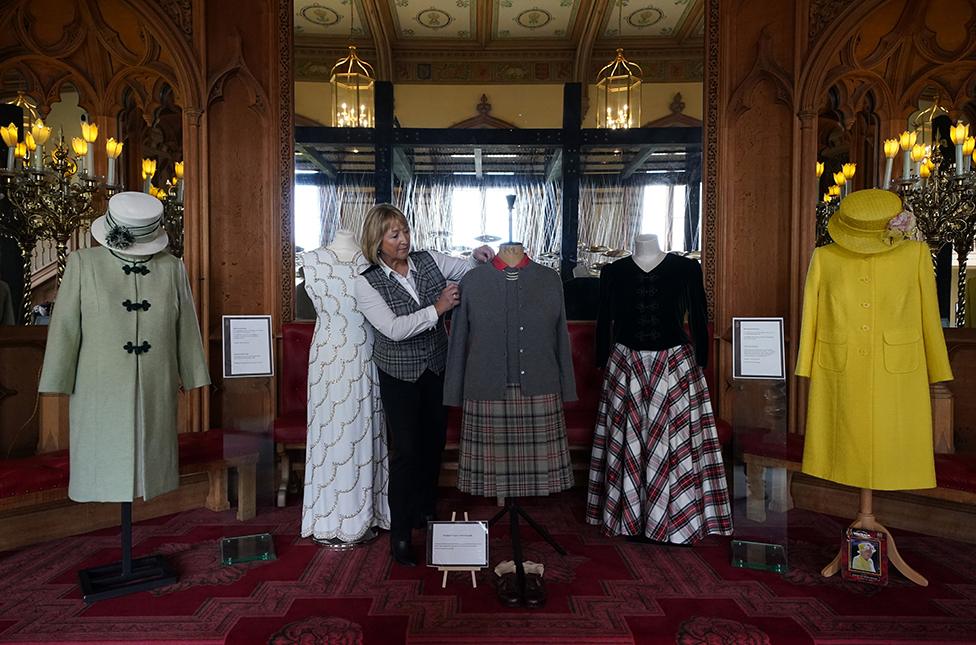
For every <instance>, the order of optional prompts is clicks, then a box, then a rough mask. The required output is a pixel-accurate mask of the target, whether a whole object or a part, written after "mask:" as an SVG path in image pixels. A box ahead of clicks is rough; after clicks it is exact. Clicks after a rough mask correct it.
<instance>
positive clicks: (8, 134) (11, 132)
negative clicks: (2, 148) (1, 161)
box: [0, 123, 17, 148]
mask: <svg viewBox="0 0 976 645" xmlns="http://www.w3.org/2000/svg"><path fill="white" fill-rule="evenodd" d="M0 136H2V137H3V143H4V145H6V146H7V147H8V148H11V147H13V146H15V145H17V126H16V125H14V124H13V123H11V124H10V125H8V126H5V127H2V128H0Z"/></svg>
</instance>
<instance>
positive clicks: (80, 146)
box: [71, 137, 88, 157]
mask: <svg viewBox="0 0 976 645" xmlns="http://www.w3.org/2000/svg"><path fill="white" fill-rule="evenodd" d="M71 149H72V150H74V153H75V156H78V157H84V156H85V155H87V154H88V142H87V141H85V140H84V139H81V138H79V137H72V138H71Z"/></svg>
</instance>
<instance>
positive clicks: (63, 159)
mask: <svg viewBox="0 0 976 645" xmlns="http://www.w3.org/2000/svg"><path fill="white" fill-rule="evenodd" d="M41 126H42V127H43V124H41ZM48 130H49V129H48ZM26 137H30V134H26V135H25V138H26ZM46 139H47V137H46V136H45V137H44V141H46ZM28 143H29V144H33V147H30V146H29V145H25V144H24V143H21V144H18V145H19V146H24V148H20V149H18V150H17V152H16V156H17V159H16V163H13V164H9V165H8V168H7V169H4V170H0V188H2V190H3V193H4V195H5V196H6V198H7V199H8V200H9V202H10V205H11V206H12V208H9V209H7V212H6V213H5V214H3V215H2V216H0V232H2V234H3V235H5V236H7V237H11V238H13V239H14V240H15V241H16V242H17V244H18V246H19V248H20V252H21V256H22V257H23V261H24V301H23V313H24V322H25V323H26V324H30V323H31V291H32V286H33V285H32V282H31V273H32V270H33V268H32V266H31V260H32V257H33V252H34V247H35V246H36V244H37V242H38V240H41V239H53V240H54V241H55V245H56V249H57V256H58V260H57V261H58V269H57V275H58V277H57V283H58V286H60V284H61V280H62V278H63V277H64V269H65V266H66V264H67V261H68V240H69V239H70V238H71V235H72V234H73V233H74V232H75V231H76V230H78V229H79V228H80V227H82V226H86V225H88V224H89V223H90V222H91V220H92V218H93V216H94V215H95V214H96V212H98V211H100V210H103V206H104V203H103V202H104V199H105V197H107V196H111V195H112V194H114V193H115V192H116V190H117V187H114V186H104V185H102V184H101V182H100V181H99V179H98V178H97V177H95V176H94V175H93V174H92V173H91V172H79V163H85V161H86V159H85V155H86V154H87V152H81V151H79V149H78V148H77V145H75V146H74V147H75V153H76V155H77V156H78V159H77V161H76V160H75V159H72V158H71V152H70V151H69V150H68V148H67V146H66V145H65V143H64V136H63V135H62V136H60V137H59V140H58V143H57V144H56V145H55V146H54V148H53V150H51V152H50V155H44V153H43V143H41V144H38V143H37V142H36V141H35V140H34V138H33V137H31V138H29V139H28ZM87 161H88V163H87V166H89V167H90V166H91V160H90V158H89V159H87Z"/></svg>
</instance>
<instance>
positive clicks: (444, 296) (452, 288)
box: [434, 282, 461, 316]
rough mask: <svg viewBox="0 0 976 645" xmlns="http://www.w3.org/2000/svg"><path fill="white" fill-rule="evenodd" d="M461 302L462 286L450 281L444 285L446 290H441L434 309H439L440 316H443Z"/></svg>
mask: <svg viewBox="0 0 976 645" xmlns="http://www.w3.org/2000/svg"><path fill="white" fill-rule="evenodd" d="M459 302H461V288H460V287H458V285H457V284H455V283H452V282H449V283H448V285H447V286H446V287H444V290H443V291H441V295H440V297H439V298H437V302H435V303H434V309H435V310H436V311H437V315H438V316H443V315H444V314H446V313H447V312H449V311H450V310H451V309H454V308H455V307H456V306H457V304H458V303H459Z"/></svg>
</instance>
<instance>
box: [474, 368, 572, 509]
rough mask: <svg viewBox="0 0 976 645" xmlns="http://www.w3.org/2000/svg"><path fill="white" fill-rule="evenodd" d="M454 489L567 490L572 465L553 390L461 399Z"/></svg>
mask: <svg viewBox="0 0 976 645" xmlns="http://www.w3.org/2000/svg"><path fill="white" fill-rule="evenodd" d="M463 412H464V414H463V419H462V422H461V441H460V446H459V449H458V482H457V487H458V490H461V491H463V492H465V493H470V494H471V495H480V496H484V497H535V496H541V495H549V494H550V493H557V492H559V491H562V490H565V489H567V488H571V487H572V485H573V468H572V464H571V463H570V459H569V443H568V441H567V440H566V420H565V418H564V417H563V406H562V398H561V397H560V396H559V395H558V394H542V395H539V396H523V395H522V391H521V387H520V386H518V385H508V386H507V387H506V388H505V398H504V399H503V400H500V401H475V400H466V401H465V402H464V409H463Z"/></svg>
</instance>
